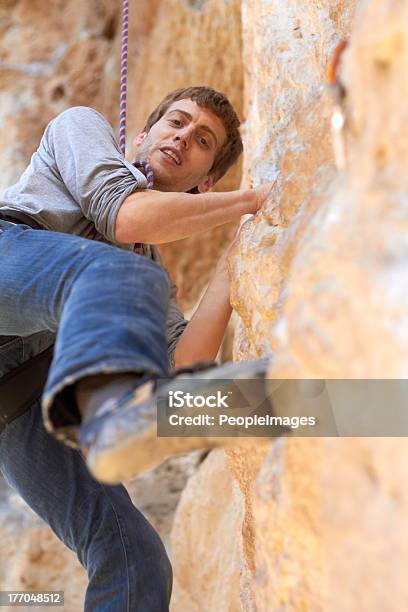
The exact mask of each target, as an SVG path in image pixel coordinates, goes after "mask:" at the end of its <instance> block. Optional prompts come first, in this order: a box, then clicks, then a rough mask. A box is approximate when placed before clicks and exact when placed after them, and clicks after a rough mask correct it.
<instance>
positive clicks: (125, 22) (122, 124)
mask: <svg viewBox="0 0 408 612" xmlns="http://www.w3.org/2000/svg"><path fill="white" fill-rule="evenodd" d="M128 31H129V0H123V11H122V58H121V66H120V119H119V146H120V150H121V151H122V153H123V155H125V153H126V87H127V56H128Z"/></svg>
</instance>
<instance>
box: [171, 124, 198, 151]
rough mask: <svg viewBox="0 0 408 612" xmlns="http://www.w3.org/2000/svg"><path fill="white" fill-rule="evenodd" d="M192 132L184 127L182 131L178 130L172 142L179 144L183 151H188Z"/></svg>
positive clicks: (187, 127)
mask: <svg viewBox="0 0 408 612" xmlns="http://www.w3.org/2000/svg"><path fill="white" fill-rule="evenodd" d="M192 132H193V130H192V128H190V127H189V126H185V128H184V129H183V130H179V131H178V132H177V135H176V137H175V139H174V140H175V141H176V142H180V143H181V146H182V147H183V148H184V149H188V148H189V146H190V140H191V135H192Z"/></svg>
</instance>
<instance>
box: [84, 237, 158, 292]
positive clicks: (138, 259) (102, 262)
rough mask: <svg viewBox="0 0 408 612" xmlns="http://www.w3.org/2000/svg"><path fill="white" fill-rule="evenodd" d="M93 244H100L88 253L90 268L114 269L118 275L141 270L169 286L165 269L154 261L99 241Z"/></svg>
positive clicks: (109, 270)
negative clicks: (98, 247)
mask: <svg viewBox="0 0 408 612" xmlns="http://www.w3.org/2000/svg"><path fill="white" fill-rule="evenodd" d="M93 246H100V247H102V248H101V249H95V250H94V249H92V251H91V252H90V253H89V255H88V256H89V259H90V261H89V264H88V267H91V268H92V270H98V271H100V270H106V272H107V273H111V272H113V271H114V270H115V271H116V273H118V274H119V275H122V274H124V273H129V271H132V270H134V271H136V272H137V271H143V272H145V273H148V274H149V277H150V278H151V280H152V282H157V283H160V284H165V285H166V286H167V287H168V289H169V288H170V280H169V277H168V275H167V273H166V272H165V270H164V269H163V268H162V267H161V266H160V265H159V264H158V263H156V262H155V261H153V260H151V259H149V258H147V257H144V256H143V255H139V254H137V253H133V252H132V251H124V250H123V249H119V248H115V247H111V246H108V245H104V244H101V243H96V244H95V243H93Z"/></svg>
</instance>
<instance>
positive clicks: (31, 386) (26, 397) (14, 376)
mask: <svg viewBox="0 0 408 612" xmlns="http://www.w3.org/2000/svg"><path fill="white" fill-rule="evenodd" d="M53 351H54V346H50V347H49V348H48V349H46V350H45V351H43V352H42V353H39V354H38V355H36V356H35V357H32V358H31V359H29V360H28V361H26V362H25V363H23V364H22V365H21V366H19V367H18V368H15V369H14V370H12V371H11V372H9V373H8V374H6V375H5V376H3V377H2V378H1V380H0V432H2V431H3V429H4V428H5V427H6V426H7V425H8V424H9V423H11V422H12V421H14V419H16V418H17V417H19V416H21V415H22V414H23V413H24V412H26V410H28V409H29V408H30V406H32V404H33V403H34V402H35V401H36V400H38V399H39V398H40V397H41V394H42V391H43V388H44V385H45V383H46V380H47V376H48V370H49V367H50V365H51V361H52V356H53Z"/></svg>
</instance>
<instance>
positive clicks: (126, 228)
mask: <svg viewBox="0 0 408 612" xmlns="http://www.w3.org/2000/svg"><path fill="white" fill-rule="evenodd" d="M144 234H145V232H144V231H143V223H142V221H141V220H138V219H137V218H133V219H132V220H130V219H128V218H127V215H121V214H120V211H119V214H118V216H117V217H116V223H115V241H116V242H119V243H120V244H132V243H133V242H148V241H147V240H146V236H145V235H144Z"/></svg>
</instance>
